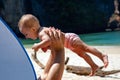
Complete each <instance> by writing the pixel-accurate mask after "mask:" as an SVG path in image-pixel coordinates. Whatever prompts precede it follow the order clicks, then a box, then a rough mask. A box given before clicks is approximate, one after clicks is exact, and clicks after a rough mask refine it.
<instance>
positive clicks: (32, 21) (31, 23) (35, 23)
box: [18, 14, 40, 28]
mask: <svg viewBox="0 0 120 80" xmlns="http://www.w3.org/2000/svg"><path fill="white" fill-rule="evenodd" d="M18 27H25V28H32V27H36V28H39V27H40V23H39V20H38V19H37V18H36V17H35V16H33V15H32V14H25V15H23V16H22V17H21V19H20V20H19V22H18Z"/></svg>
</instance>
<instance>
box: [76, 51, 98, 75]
mask: <svg viewBox="0 0 120 80" xmlns="http://www.w3.org/2000/svg"><path fill="white" fill-rule="evenodd" d="M76 53H77V55H79V56H80V57H82V58H83V59H84V60H85V61H86V62H87V63H88V64H89V65H90V67H91V73H90V76H93V75H94V74H95V72H96V71H97V69H98V68H99V67H98V65H96V64H95V63H94V61H93V60H92V59H91V57H90V56H89V55H88V54H86V53H84V52H80V51H78V52H76Z"/></svg>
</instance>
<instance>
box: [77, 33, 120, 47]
mask: <svg viewBox="0 0 120 80" xmlns="http://www.w3.org/2000/svg"><path fill="white" fill-rule="evenodd" d="M79 36H80V38H81V39H82V40H83V41H84V42H85V43H87V44H89V45H120V31H114V32H101V33H91V34H80V35H79Z"/></svg>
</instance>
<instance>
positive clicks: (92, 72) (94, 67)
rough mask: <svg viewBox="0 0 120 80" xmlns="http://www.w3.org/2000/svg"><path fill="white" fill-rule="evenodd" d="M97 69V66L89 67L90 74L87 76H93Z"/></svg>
mask: <svg viewBox="0 0 120 80" xmlns="http://www.w3.org/2000/svg"><path fill="white" fill-rule="evenodd" d="M98 69H99V66H97V65H95V66H92V67H91V72H90V74H89V76H94V75H95V73H96V71H97V70H98Z"/></svg>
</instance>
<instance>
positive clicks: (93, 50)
mask: <svg viewBox="0 0 120 80" xmlns="http://www.w3.org/2000/svg"><path fill="white" fill-rule="evenodd" d="M85 51H86V52H89V53H91V54H93V55H95V56H97V57H98V58H99V59H100V60H101V61H102V62H103V63H104V67H107V66H108V64H109V62H108V56H107V55H105V54H102V53H101V52H100V51H98V50H97V49H96V48H93V47H91V46H86V48H85Z"/></svg>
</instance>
